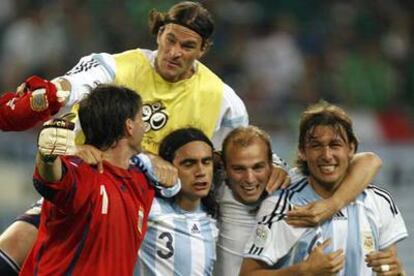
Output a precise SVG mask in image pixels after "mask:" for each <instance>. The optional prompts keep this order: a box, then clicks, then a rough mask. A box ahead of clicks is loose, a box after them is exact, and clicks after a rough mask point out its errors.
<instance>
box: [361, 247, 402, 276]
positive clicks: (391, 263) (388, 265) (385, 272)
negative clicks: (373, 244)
mask: <svg viewBox="0 0 414 276" xmlns="http://www.w3.org/2000/svg"><path fill="white" fill-rule="evenodd" d="M365 262H366V263H367V266H368V267H371V268H372V270H373V271H374V272H376V273H377V275H378V276H389V275H401V276H402V275H404V270H403V267H402V263H401V261H400V260H399V259H398V257H397V252H396V250H387V251H375V252H372V253H369V254H367V255H366V256H365Z"/></svg>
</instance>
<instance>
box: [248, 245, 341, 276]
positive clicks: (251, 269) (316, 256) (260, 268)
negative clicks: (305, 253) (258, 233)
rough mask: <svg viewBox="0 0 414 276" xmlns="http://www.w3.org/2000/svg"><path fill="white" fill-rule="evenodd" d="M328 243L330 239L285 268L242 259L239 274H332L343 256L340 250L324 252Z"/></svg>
mask: <svg viewBox="0 0 414 276" xmlns="http://www.w3.org/2000/svg"><path fill="white" fill-rule="evenodd" d="M329 244H330V240H326V241H324V242H323V243H322V244H320V245H318V246H317V247H315V249H313V250H312V252H311V254H310V255H309V257H308V258H307V259H306V260H305V261H303V262H300V263H297V264H293V265H291V266H289V267H286V268H281V269H274V268H273V269H272V268H270V267H268V266H267V264H266V263H264V262H262V261H259V260H255V259H244V260H243V263H242V266H241V269H240V275H242V276H251V275H257V276H262V275H264V276H266V275H269V276H270V275H273V276H293V275H295V276H301V275H309V276H311V275H315V276H320V275H332V274H335V273H337V272H339V271H340V270H341V269H342V268H343V266H344V263H345V256H344V254H343V251H342V250H337V251H335V252H332V253H328V254H325V253H324V251H323V250H324V249H325V248H326V247H327V246H328V245H329Z"/></svg>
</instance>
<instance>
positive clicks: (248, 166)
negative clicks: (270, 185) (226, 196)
mask: <svg viewBox="0 0 414 276" xmlns="http://www.w3.org/2000/svg"><path fill="white" fill-rule="evenodd" d="M268 150H269V149H268V147H267V146H266V144H265V143H264V142H263V141H262V140H261V139H258V138H257V139H255V140H254V141H253V143H252V144H250V145H248V146H239V145H234V144H230V145H229V146H228V148H227V149H226V162H225V164H226V174H227V178H228V182H229V185H230V188H231V189H232V191H233V194H234V196H235V197H236V199H237V200H239V201H240V202H242V203H245V204H253V203H256V202H257V201H258V200H259V198H260V196H261V195H262V193H263V191H264V189H265V187H266V183H267V181H268V179H269V176H270V172H271V166H272V165H271V163H270V162H269V159H268Z"/></svg>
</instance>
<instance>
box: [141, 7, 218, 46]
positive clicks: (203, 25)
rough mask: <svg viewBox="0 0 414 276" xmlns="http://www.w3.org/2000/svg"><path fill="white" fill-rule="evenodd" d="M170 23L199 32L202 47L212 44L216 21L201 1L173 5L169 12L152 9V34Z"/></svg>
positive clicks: (150, 17) (150, 24)
mask: <svg viewBox="0 0 414 276" xmlns="http://www.w3.org/2000/svg"><path fill="white" fill-rule="evenodd" d="M168 23H174V24H178V25H182V26H184V27H187V28H189V29H191V30H193V31H194V32H196V33H198V34H199V35H200V36H201V38H202V39H203V43H202V47H205V48H206V49H207V48H209V47H210V46H211V36H212V34H213V32H214V22H213V19H212V16H211V14H210V12H209V11H208V10H207V9H206V8H204V7H203V6H202V5H201V4H200V3H197V2H191V1H184V2H180V3H178V4H175V5H174V6H172V7H171V8H170V9H169V10H168V12H159V11H157V10H152V11H151V12H150V14H149V19H148V24H149V28H150V31H151V33H152V34H154V35H157V34H158V32H159V30H160V29H161V28H162V27H163V26H164V25H165V24H168Z"/></svg>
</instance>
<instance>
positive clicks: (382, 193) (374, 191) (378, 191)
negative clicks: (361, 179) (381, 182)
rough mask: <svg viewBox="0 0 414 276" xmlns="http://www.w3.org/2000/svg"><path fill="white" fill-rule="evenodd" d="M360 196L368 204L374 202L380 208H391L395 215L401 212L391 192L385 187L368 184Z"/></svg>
mask: <svg viewBox="0 0 414 276" xmlns="http://www.w3.org/2000/svg"><path fill="white" fill-rule="evenodd" d="M359 198H360V199H361V198H362V199H363V200H364V202H365V203H366V204H369V203H372V204H374V205H375V206H376V207H377V208H378V209H379V210H384V211H385V210H389V211H390V212H391V213H392V214H393V215H394V216H395V215H397V214H399V211H398V208H397V205H396V204H395V202H394V200H393V198H392V196H391V193H390V192H389V191H388V190H386V189H384V188H381V187H378V186H376V185H368V187H367V188H366V189H365V190H364V192H363V193H362V194H361V195H360V197H359ZM380 212H381V211H380Z"/></svg>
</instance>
